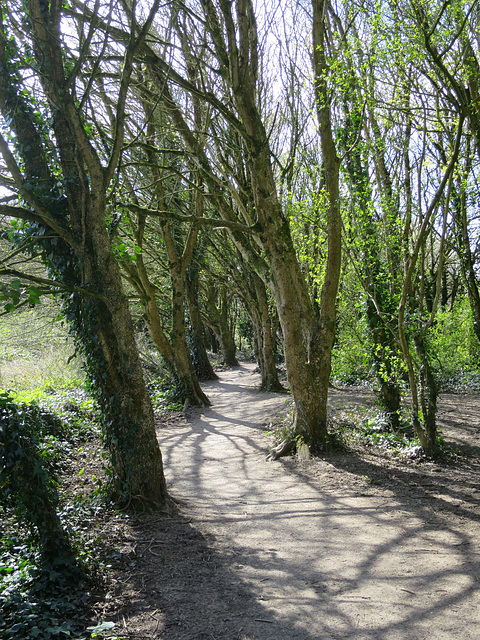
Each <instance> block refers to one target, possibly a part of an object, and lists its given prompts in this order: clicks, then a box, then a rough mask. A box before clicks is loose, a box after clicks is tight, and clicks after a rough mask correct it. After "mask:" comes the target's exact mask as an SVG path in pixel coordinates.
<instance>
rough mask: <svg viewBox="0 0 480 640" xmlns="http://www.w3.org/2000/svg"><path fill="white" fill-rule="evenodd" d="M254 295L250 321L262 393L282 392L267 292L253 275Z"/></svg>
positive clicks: (260, 281)
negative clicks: (256, 352)
mask: <svg viewBox="0 0 480 640" xmlns="http://www.w3.org/2000/svg"><path fill="white" fill-rule="evenodd" d="M253 280H254V286H255V293H256V303H257V304H256V305H252V306H256V313H255V311H253V313H252V316H254V317H252V319H253V321H254V326H255V334H256V337H257V343H258V361H259V365H260V372H261V375H262V384H261V389H263V390H264V391H279V392H284V391H285V389H284V388H283V387H282V385H281V384H280V380H279V379H278V371H277V366H276V364H275V354H274V342H273V338H272V323H271V320H270V314H269V310H268V301H267V292H266V290H265V285H264V283H263V282H262V280H261V279H260V278H259V277H258V276H257V275H256V274H255V273H254V274H253Z"/></svg>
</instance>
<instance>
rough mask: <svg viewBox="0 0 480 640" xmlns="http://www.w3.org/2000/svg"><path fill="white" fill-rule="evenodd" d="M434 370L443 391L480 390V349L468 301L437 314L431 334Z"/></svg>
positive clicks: (430, 343)
mask: <svg viewBox="0 0 480 640" xmlns="http://www.w3.org/2000/svg"><path fill="white" fill-rule="evenodd" d="M428 346H429V350H430V353H431V355H432V367H433V369H434V372H435V375H436V377H437V379H438V380H439V381H440V385H441V386H442V387H443V388H455V387H458V386H463V387H468V388H472V389H478V388H480V371H479V367H480V345H479V343H478V340H477V338H476V337H475V333H474V330H473V318H472V313H471V310H470V306H469V304H468V299H467V298H460V299H458V300H457V302H456V303H455V305H454V306H453V309H451V310H441V311H438V312H437V315H436V320H435V323H434V325H433V326H432V328H431V329H430V331H429V334H428Z"/></svg>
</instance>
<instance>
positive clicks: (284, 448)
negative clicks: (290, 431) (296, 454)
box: [267, 435, 296, 460]
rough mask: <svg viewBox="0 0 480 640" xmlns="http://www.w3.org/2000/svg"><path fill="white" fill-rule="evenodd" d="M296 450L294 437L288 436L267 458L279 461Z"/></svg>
mask: <svg viewBox="0 0 480 640" xmlns="http://www.w3.org/2000/svg"><path fill="white" fill-rule="evenodd" d="M295 448H296V442H295V439H294V438H293V437H292V436H290V435H288V436H287V437H286V438H285V440H282V442H281V443H280V444H279V445H277V446H276V447H274V448H273V449H271V450H270V452H269V454H268V456H267V460H278V459H279V458H282V457H283V456H288V454H290V453H292V451H295Z"/></svg>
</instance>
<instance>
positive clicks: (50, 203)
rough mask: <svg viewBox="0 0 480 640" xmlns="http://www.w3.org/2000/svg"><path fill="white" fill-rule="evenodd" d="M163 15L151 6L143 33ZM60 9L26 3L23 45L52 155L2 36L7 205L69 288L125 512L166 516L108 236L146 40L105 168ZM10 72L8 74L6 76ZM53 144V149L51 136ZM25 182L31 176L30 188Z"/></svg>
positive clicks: (121, 89)
mask: <svg viewBox="0 0 480 640" xmlns="http://www.w3.org/2000/svg"><path fill="white" fill-rule="evenodd" d="M157 7H158V3H155V5H154V7H153V8H152V13H151V14H150V16H149V18H148V19H147V27H146V28H148V24H149V23H150V21H151V19H152V17H153V14H154V13H155V10H156V8H157ZM61 10H62V9H61V3H51V4H50V5H48V4H46V3H44V2H42V1H41V0H29V2H28V8H27V19H28V24H29V27H28V31H27V33H26V37H27V38H31V45H32V47H33V51H34V52H35V56H36V59H37V61H38V66H37V67H36V70H37V74H38V77H37V79H38V81H39V83H40V84H41V86H42V88H43V93H44V97H45V100H46V103H47V104H48V109H49V111H50V118H51V122H52V128H53V134H54V139H55V141H56V142H55V143H56V148H55V153H54V154H53V155H52V153H51V149H47V147H46V146H44V140H45V139H46V138H45V131H44V128H45V121H44V120H43V119H39V118H38V116H37V115H36V114H35V109H34V108H33V107H31V106H30V105H29V104H28V102H27V100H28V97H27V96H29V95H30V93H31V92H30V91H29V90H28V89H26V92H24V93H22V87H21V83H20V82H19V76H18V75H15V69H14V59H13V58H12V57H10V58H9V54H8V49H9V47H10V48H11V45H10V44H9V45H8V47H7V46H6V42H7V39H8V37H9V34H8V33H7V32H6V31H5V30H4V29H2V34H1V44H2V50H1V56H2V60H1V64H2V83H3V88H6V89H7V91H8V92H9V94H10V95H11V94H13V95H16V100H17V104H21V105H22V106H23V108H22V110H21V117H19V118H17V119H16V120H15V119H14V120H13V121H12V125H11V126H13V127H14V130H15V133H16V136H17V140H18V142H19V144H18V145H17V148H16V151H15V153H16V154H17V156H18V157H19V159H21V161H22V162H23V163H24V166H25V173H24V174H23V173H22V170H21V169H20V168H19V165H18V164H17V161H16V160H15V154H13V155H12V154H9V152H8V149H6V148H5V146H4V145H2V154H3V156H4V160H5V162H6V164H7V166H8V169H9V170H10V173H11V175H12V178H13V180H14V182H15V187H16V189H17V191H18V193H19V195H20V196H22V197H23V198H24V200H25V201H26V202H27V207H24V208H22V207H16V208H12V207H10V211H9V213H10V215H13V216H16V217H18V218H23V219H26V220H28V221H30V222H32V223H33V224H32V225H31V227H30V228H29V230H28V233H30V234H31V238H32V241H33V242H34V243H35V246H36V248H37V249H38V250H39V251H40V253H41V256H42V258H43V260H44V262H45V264H46V266H47V267H48V269H49V271H50V274H51V275H52V277H53V278H55V279H57V280H58V281H59V282H60V283H61V284H62V285H64V286H66V287H67V288H68V289H70V293H68V294H64V295H63V296H62V297H63V305H64V310H65V314H66V317H67V319H68V320H69V321H70V323H71V326H72V330H73V332H74V335H75V338H76V340H77V343H78V344H79V346H80V347H81V349H82V350H83V351H84V353H85V356H86V359H87V364H88V371H89V374H90V379H91V382H92V387H93V388H94V390H95V391H96V393H97V395H98V398H99V401H100V404H101V407H102V412H103V422H104V435H105V443H106V446H107V447H108V449H109V451H110V455H111V463H112V483H113V492H114V495H115V497H116V498H117V500H118V501H119V502H120V503H122V504H124V505H132V506H136V507H138V508H142V509H154V508H168V506H169V498H168V494H167V488H166V483H165V478H164V474H163V465H162V457H161V453H160V449H159V446H158V442H157V439H156V433H155V426H154V419H153V411H152V407H151V403H150V399H149V396H148V393H147V390H146V387H145V384H144V380H143V374H142V368H141V364H140V359H139V355H138V351H137V348H136V344H135V336H134V330H133V324H132V320H131V316H130V311H129V304H128V299H127V296H126V295H125V292H124V289H123V286H122V280H121V276H120V271H119V267H118V265H117V262H116V260H115V257H114V255H113V251H112V246H111V241H110V237H109V234H108V232H107V228H106V218H107V192H108V189H109V187H110V186H111V181H112V178H113V176H114V173H115V170H116V167H117V165H118V162H119V158H120V152H121V148H122V144H123V133H124V123H125V101H126V96H127V94H128V87H129V82H130V75H131V69H132V60H133V52H134V50H135V48H136V47H137V46H138V45H139V44H140V43H141V41H142V39H143V35H144V32H143V35H141V36H139V38H138V39H137V40H136V41H135V40H133V39H132V41H131V43H130V46H129V47H127V48H126V50H125V58H124V65H123V71H122V74H121V75H120V76H119V79H118V101H117V112H116V116H115V123H114V124H115V126H114V127H113V131H112V138H111V146H110V148H109V153H108V157H107V159H106V161H105V163H102V161H101V159H100V156H99V155H98V152H97V149H96V148H95V146H94V144H93V142H92V140H91V139H90V138H89V133H88V131H87V129H85V127H84V119H83V113H82V106H83V103H79V102H78V100H77V98H76V96H75V95H74V94H73V88H72V87H73V85H74V84H75V83H73V82H72V80H73V77H72V76H70V78H68V77H67V73H66V71H65V69H64V60H65V55H64V53H65V52H64V51H63V50H62V41H63V40H62V36H61ZM2 26H3V25H2ZM79 68H80V67H78V68H75V69H74V71H73V72H75V71H77V72H78V70H79ZM7 69H8V70H9V73H5V70H7ZM71 73H72V72H71ZM86 90H87V91H88V87H87V88H86ZM47 104H45V105H44V108H45V109H47ZM0 107H1V110H2V115H3V117H4V119H5V120H9V121H10V120H11V116H12V110H11V106H10V104H9V102H8V101H6V100H2V101H1V103H0ZM48 138H50V143H49V144H51V140H52V139H53V136H47V139H48ZM27 177H31V178H32V181H31V182H29V183H28V185H27V184H26V178H27ZM86 292H88V293H86Z"/></svg>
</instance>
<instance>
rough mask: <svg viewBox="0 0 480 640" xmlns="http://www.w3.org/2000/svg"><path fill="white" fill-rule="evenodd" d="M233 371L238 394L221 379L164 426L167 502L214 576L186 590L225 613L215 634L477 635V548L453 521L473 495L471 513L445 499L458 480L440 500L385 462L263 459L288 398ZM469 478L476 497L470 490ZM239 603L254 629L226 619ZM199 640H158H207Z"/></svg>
mask: <svg viewBox="0 0 480 640" xmlns="http://www.w3.org/2000/svg"><path fill="white" fill-rule="evenodd" d="M242 375H243V376H244V378H243V379H242V380H241V382H240V384H236V381H235V378H234V376H233V375H229V376H228V379H227V380H224V381H222V379H221V380H220V381H219V382H216V383H212V384H210V385H208V388H207V393H209V394H210V396H211V397H212V399H213V401H214V404H213V407H211V408H208V409H206V410H204V411H202V412H201V413H199V414H198V415H197V416H196V417H195V418H194V419H193V420H192V421H191V422H189V423H187V424H183V425H179V426H176V427H174V428H171V429H165V430H164V429H160V430H159V436H160V441H161V447H162V451H163V454H164V459H165V467H166V471H167V476H168V479H169V485H170V487H171V490H172V492H173V495H174V496H176V497H178V498H180V500H181V503H182V505H183V506H182V509H183V513H184V514H185V515H187V514H188V516H189V517H190V518H191V525H190V524H188V526H189V527H190V528H193V530H194V531H196V532H197V534H198V533H199V532H200V534H199V535H201V536H202V537H203V539H204V541H205V548H206V549H208V553H209V554H210V557H211V558H213V565H212V566H215V567H217V569H218V572H219V574H218V575H217V574H215V572H209V571H207V573H206V574H205V575H204V576H203V577H202V575H200V576H199V578H198V580H197V578H195V572H193V573H192V575H191V577H190V578H189V580H190V581H187V587H188V588H186V590H185V592H186V593H187V592H189V591H192V590H194V584H195V583H196V582H198V583H199V584H201V585H202V586H201V591H202V592H209V591H210V590H212V596H211V600H212V605H211V606H212V609H210V610H209V613H208V615H211V616H217V618H218V616H221V615H223V616H226V618H228V620H226V622H228V625H230V626H228V625H227V627H225V633H226V634H227V635H222V634H223V633H224V632H223V631H222V632H221V634H220V636H215V632H214V631H213V630H212V631H211V635H213V637H237V636H238V634H240V633H245V634H248V633H251V634H252V635H251V637H252V638H253V637H255V638H270V637H271V638H284V637H285V638H287V637H289V638H305V639H309V638H325V639H326V640H327V639H330V638H345V637H351V638H365V639H377V638H378V639H379V640H380V638H381V639H382V640H383V639H388V640H390V639H398V640H400V639H402V640H403V639H404V638H411V639H416V638H419V639H420V638H424V637H433V636H432V634H431V632H430V631H431V626H432V624H433V625H434V626H435V634H434V636H435V638H436V639H442V638H445V639H446V638H452V637H454V636H455V635H459V633H460V629H461V634H460V635H459V637H462V638H474V637H475V629H476V625H477V624H478V622H479V618H478V604H479V602H480V600H479V586H480V585H479V582H478V575H479V559H478V548H477V545H476V539H475V536H474V535H472V529H465V528H464V527H462V526H460V525H459V516H461V519H462V521H463V520H464V519H465V518H464V516H466V517H468V518H469V520H470V521H472V522H474V523H475V524H476V522H477V521H478V497H475V496H474V495H473V494H472V499H474V500H473V501H472V502H470V503H469V504H470V505H471V507H472V508H471V509H470V508H469V509H466V507H465V505H463V506H462V505H459V504H457V503H455V504H454V503H453V502H452V501H455V500H456V501H458V500H460V499H461V498H460V496H464V493H462V488H461V486H460V482H458V483H456V482H454V483H452V484H451V485H448V483H447V482H445V486H443V485H442V487H441V488H442V491H445V495H444V496H443V494H442V495H440V494H435V495H431V493H430V491H431V489H432V487H430V486H429V485H428V482H427V481H426V480H425V476H424V471H423V470H422V469H420V468H415V467H412V468H408V469H407V468H405V467H402V466H401V465H397V466H396V467H395V466H394V467H393V468H388V469H385V468H384V467H383V466H382V463H381V461H380V459H378V461H377V462H374V461H372V460H365V459H362V458H361V457H360V456H355V455H353V454H352V455H350V454H349V455H348V456H347V455H339V456H336V457H335V456H334V457H332V458H329V459H328V461H321V460H317V461H310V462H308V463H305V464H302V463H299V462H297V461H293V460H287V461H281V462H275V463H266V462H265V459H264V458H265V449H266V447H267V444H268V443H267V440H266V438H265V436H264V435H263V434H262V433H260V432H259V427H258V425H261V424H265V423H267V422H268V421H269V419H270V416H273V415H275V414H278V412H279V411H280V410H281V409H282V408H283V409H284V407H285V404H284V400H282V399H280V401H279V399H278V397H275V396H273V395H272V394H261V393H258V392H256V391H255V390H254V389H252V382H253V379H252V378H251V376H250V379H249V372H248V370H247V371H246V372H245V370H244V371H243V373H242ZM339 469H341V470H342V473H341V474H339V475H340V476H341V477H342V478H341V480H339V478H338V477H337V478H335V479H334V481H333V482H332V481H331V478H330V475H331V471H332V470H333V471H338V470H339ZM343 470H346V471H348V474H345V473H343ZM438 473H439V472H438V471H434V470H433V467H432V471H431V474H438ZM377 475H378V477H377ZM352 478H353V479H356V484H355V482H353V483H352V485H350V484H349V480H350V479H352ZM366 479H368V482H367V480H366ZM477 480H478V475H477ZM465 482H466V484H465V487H467V488H468V487H470V488H471V489H472V491H473V487H474V485H475V482H476V480H475V479H472V478H470V479H469V480H468V481H467V479H466V478H465ZM477 486H478V484H477ZM438 488H439V485H436V489H438ZM427 495H428V496H429V499H431V498H433V502H427V501H426V500H425V496H427ZM442 496H443V497H442ZM445 496H448V499H447V498H445ZM459 507H460V513H459ZM453 516H455V518H453ZM183 525H184V526H187V523H186V522H185V521H184V523H183ZM205 536H207V537H208V538H207V539H206V538H205ZM209 536H213V538H210V537H209ZM187 547H188V544H186V549H187ZM185 552H187V551H186V550H185ZM174 565H176V562H174V563H172V570H174ZM187 565H188V563H187V564H186V565H185V567H187ZM185 571H187V568H185ZM217 585H221V586H220V588H218V587H217ZM177 588H178V587H177ZM223 592H225V594H226V596H225V598H223V596H222V595H221V594H222V593H223ZM229 593H230V595H231V596H232V597H231V599H230V600H229V597H230V596H229V595H228V594H229ZM240 593H244V596H240V595H238V597H237V595H235V594H240ZM245 594H247V596H248V597H247V600H248V602H249V603H250V604H248V606H247V604H245V603H246V602H247V600H245V601H244V602H243V601H242V598H244V597H246V596H245ZM177 595H178V594H177ZM180 595H181V594H180ZM170 596H171V602H172V603H174V602H175V598H176V597H177V596H176V595H175V593H173V592H172V593H171V594H170ZM170 596H169V597H170ZM162 597H164V596H162ZM178 597H180V596H178ZM182 597H183V596H182ZM202 597H203V596H202ZM219 598H220V600H218V599H219ZM194 600H195V597H194ZM219 602H220V604H219ZM235 602H236V604H235ZM242 602H243V604H241V603H242ZM239 603H240V604H239ZM167 604H168V603H167ZM237 605H238V606H240V605H241V607H244V609H243V610H244V611H247V612H248V611H250V612H251V613H248V614H247V617H248V623H252V619H253V623H252V624H253V626H251V627H249V629H250V630H249V631H248V630H247V627H245V626H243V627H242V631H240V626H239V624H237V623H239V621H238V620H235V619H234V618H232V613H231V611H232V610H235V607H237ZM172 606H174V605H173V604H172ZM198 606H199V607H201V603H200V602H199V605H198ZM162 607H163V605H162ZM218 607H220V609H219V608H218ZM222 607H224V608H223V609H222ZM225 607H226V610H227V611H229V612H230V613H225ZM162 610H163V609H162ZM222 620H223V618H222ZM257 620H263V622H258V621H257ZM265 620H266V621H267V622H265ZM185 623H186V622H185V621H183V622H182V624H185ZM197 623H198V624H199V622H198V620H197V621H196V622H195V624H197ZM243 623H245V620H242V624H243ZM189 624H190V625H193V624H194V621H192V620H190V623H189ZM202 624H203V623H202ZM245 624H246V623H245ZM165 625H166V626H165V628H169V627H168V624H167V622H165ZM262 625H263V626H262ZM272 625H277V627H276V629H273V627H272ZM264 627H265V628H264ZM172 628H173V627H172ZM196 628H197V627H194V626H192V627H191V629H196ZM198 628H199V629H200V627H198ZM201 629H202V631H201V633H208V631H207V630H206V629H207V627H205V626H203V627H201ZM171 633H173V634H175V633H177V632H174V631H172V632H171ZM191 633H193V631H192V632H191ZM196 633H197V631H195V632H194V633H193V635H188V633H187V632H184V635H182V634H181V633H180V630H179V629H178V633H177V635H167V636H162V637H166V638H170V637H171V638H174V637H175V638H182V637H185V638H188V637H191V638H203V637H209V636H208V635H205V636H203V635H195V634H196ZM198 633H200V631H199V632H198ZM234 634H237V636H236V635H234ZM247 637H250V636H247Z"/></svg>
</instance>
